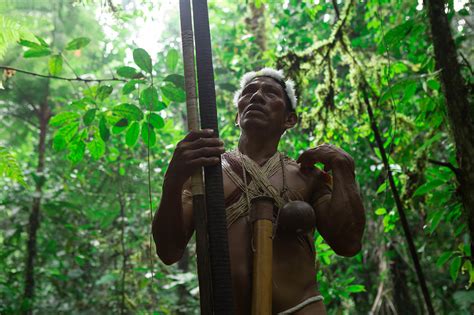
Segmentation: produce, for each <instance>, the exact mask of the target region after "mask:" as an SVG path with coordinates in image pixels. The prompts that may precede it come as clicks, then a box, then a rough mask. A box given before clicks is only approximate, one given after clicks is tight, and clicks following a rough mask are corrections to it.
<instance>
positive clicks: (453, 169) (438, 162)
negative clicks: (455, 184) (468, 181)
mask: <svg viewBox="0 0 474 315" xmlns="http://www.w3.org/2000/svg"><path fill="white" fill-rule="evenodd" d="M428 162H430V163H431V164H435V165H439V166H444V167H447V168H449V169H450V170H451V171H453V173H454V174H455V175H456V177H457V178H458V179H459V177H460V176H461V173H460V169H459V168H457V167H455V166H454V165H453V164H451V163H450V162H441V161H436V160H433V159H428Z"/></svg>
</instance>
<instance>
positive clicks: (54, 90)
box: [0, 0, 474, 314]
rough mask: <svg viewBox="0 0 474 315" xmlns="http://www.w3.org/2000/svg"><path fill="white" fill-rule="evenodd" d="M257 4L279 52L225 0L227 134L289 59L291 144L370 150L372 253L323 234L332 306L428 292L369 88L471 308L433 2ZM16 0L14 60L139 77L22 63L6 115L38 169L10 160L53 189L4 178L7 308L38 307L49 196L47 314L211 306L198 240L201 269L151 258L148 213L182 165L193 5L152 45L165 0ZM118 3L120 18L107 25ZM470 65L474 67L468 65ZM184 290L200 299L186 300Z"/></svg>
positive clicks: (428, 239)
mask: <svg viewBox="0 0 474 315" xmlns="http://www.w3.org/2000/svg"><path fill="white" fill-rule="evenodd" d="M249 3H250V2H249ZM253 3H254V4H255V6H256V7H258V8H261V7H262V6H263V9H264V14H262V20H263V21H264V22H265V24H264V25H265V28H264V30H265V32H264V33H265V40H266V43H265V44H266V47H267V49H266V50H265V49H262V48H261V46H260V44H259V42H258V41H259V39H258V36H257V35H258V34H256V33H255V29H253V28H252V27H253V25H254V24H253V23H254V22H256V21H255V20H252V18H251V9H250V6H249V4H247V3H246V2H238V1H237V2H236V1H234V2H232V1H227V0H223V1H219V2H216V1H209V8H210V12H209V13H210V15H209V16H210V19H211V20H210V22H211V32H212V38H213V47H214V49H213V62H214V68H215V80H216V95H217V99H216V101H217V105H218V112H219V127H220V135H221V137H222V138H223V140H224V141H225V143H226V149H232V148H234V147H235V145H236V143H237V140H238V137H239V130H238V128H236V127H235V126H234V123H233V121H234V118H235V107H234V105H233V104H232V98H233V93H234V91H235V90H236V89H237V86H238V84H239V78H240V77H241V75H242V74H243V73H245V72H246V71H249V70H255V69H258V68H260V67H263V66H274V67H279V68H283V69H284V70H285V71H286V72H287V73H288V74H289V76H291V77H292V78H293V79H294V80H295V81H296V83H297V88H298V94H299V95H298V98H299V105H298V111H297V113H298V116H299V124H298V125H297V126H296V127H295V129H294V130H288V131H287V132H286V133H285V135H284V137H283V140H282V142H281V143H280V150H281V151H283V152H285V153H286V154H288V155H289V156H290V157H292V158H297V157H298V155H299V154H300V153H301V152H302V151H303V150H305V149H307V148H309V147H314V146H317V145H319V144H321V143H323V142H330V143H332V144H335V145H338V146H340V147H342V148H343V149H344V150H346V151H347V152H349V153H350V154H351V155H352V156H353V157H354V159H355V161H356V175H357V179H358V182H359V185H360V191H361V194H362V195H363V198H364V203H365V205H366V210H367V212H366V219H367V226H366V230H365V234H364V240H363V249H362V251H361V253H359V254H358V255H356V256H355V257H353V258H345V257H344V258H343V257H339V256H338V255H336V254H335V252H334V251H333V250H332V249H331V247H330V246H329V245H328V244H327V243H326V242H325V241H324V239H323V238H322V237H321V236H320V235H319V234H318V233H316V234H315V241H314V247H315V250H316V253H317V258H316V273H317V280H318V283H319V289H320V291H321V293H322V295H323V296H324V298H325V305H326V308H327V310H328V313H329V314H366V313H369V312H373V313H384V312H386V311H387V310H390V311H392V310H393V308H395V309H396V311H397V312H398V313H400V314H402V313H403V311H400V310H398V308H399V307H400V306H399V305H397V303H396V301H397V299H396V295H397V294H399V293H400V296H403V297H405V298H406V300H404V304H407V305H408V304H410V302H411V303H415V304H421V301H419V300H418V298H416V296H417V294H416V292H417V290H418V282H417V279H416V277H415V275H414V273H413V272H412V266H411V261H410V260H409V259H408V258H407V257H408V254H407V252H408V249H407V246H406V243H405V241H404V238H403V232H402V231H401V229H400V222H399V218H398V213H397V210H396V207H395V203H394V200H393V198H392V195H391V187H390V185H389V183H388V180H387V178H386V171H385V170H384V169H383V165H382V161H381V155H380V152H379V150H378V148H376V147H375V145H374V136H373V133H372V130H371V126H370V123H369V121H368V116H367V113H366V108H365V105H364V99H363V93H362V90H363V89H364V88H367V86H368V87H370V89H369V93H368V97H369V101H370V102H371V103H372V104H373V109H374V115H375V117H376V121H377V123H378V125H379V128H380V130H381V134H382V138H383V142H384V147H385V149H386V150H387V152H388V153H389V155H390V156H389V163H390V164H391V166H390V168H391V169H392V172H393V173H394V175H395V185H396V187H397V188H398V189H399V191H400V193H401V195H402V202H403V204H404V206H405V208H406V212H407V219H408V221H409V224H410V227H411V230H412V233H413V238H414V241H415V246H416V249H417V251H418V252H419V254H420V258H421V264H422V266H423V269H424V271H425V274H426V275H429V277H427V278H428V288H429V291H430V294H431V296H433V297H434V299H433V301H434V304H435V309H436V312H437V313H440V314H454V313H456V314H457V313H460V312H464V313H466V314H467V313H468V312H470V308H471V307H472V303H473V302H472V301H473V296H472V294H470V291H466V288H467V287H470V286H472V284H473V283H474V271H473V268H472V253H471V249H470V246H469V245H470V243H469V239H468V233H467V228H466V224H465V223H466V222H465V218H464V217H463V208H462V206H461V204H460V202H459V195H458V191H457V185H458V182H457V179H456V175H455V174H454V173H453V171H452V170H450V169H449V168H447V167H443V166H440V165H437V164H433V163H431V162H429V160H436V161H443V162H444V161H445V162H450V163H451V164H453V165H454V167H456V155H455V144H454V142H453V140H452V138H451V136H450V131H449V128H448V121H447V119H446V113H445V110H444V106H445V104H444V99H443V94H442V93H443V92H442V88H441V85H440V83H441V81H440V80H439V77H438V76H439V72H437V71H436V70H435V62H434V59H433V51H432V49H433V48H432V45H431V39H430V38H429V37H428V34H429V32H430V30H429V27H428V22H427V19H426V13H425V8H423V10H421V11H418V10H417V9H416V5H413V3H411V2H406V1H393V0H390V1H378V0H368V1H365V2H356V1H347V2H345V3H344V5H343V4H339V7H338V12H339V19H338V18H337V16H336V12H335V8H334V5H335V4H337V3H338V1H294V0H291V1H286V2H285V3H283V2H278V1H253ZM8 5H10V6H14V5H15V6H18V7H15V9H13V8H12V10H9V11H8V12H9V13H8V15H7V14H5V15H0V25H1V26H2V32H0V57H3V56H2V54H3V55H4V56H5V60H6V61H5V63H7V65H8V64H11V65H12V66H14V67H18V68H22V69H25V70H28V71H32V72H37V73H41V74H45V73H48V72H49V73H50V74H51V75H58V74H59V75H61V76H65V77H71V78H74V77H76V75H79V76H80V77H83V78H108V77H111V76H112V77H114V75H113V74H111V72H115V73H114V74H115V75H116V76H118V77H120V78H121V79H124V80H125V82H121V81H105V82H100V84H94V83H87V84H85V83H84V82H66V81H59V80H46V79H43V78H37V77H29V76H27V75H23V74H19V73H17V74H13V76H11V75H12V74H8V76H9V77H8V78H7V74H4V78H3V79H2V83H3V86H4V87H5V90H0V109H1V110H0V115H1V116H2V123H4V124H5V126H6V128H0V129H1V130H0V135H1V139H2V141H3V142H4V143H5V144H6V146H8V147H9V148H15V150H14V151H15V153H16V154H15V159H13V160H12V158H13V155H12V154H11V153H8V151H5V150H6V149H5V147H0V157H1V158H0V161H2V162H0V170H2V173H1V174H2V177H3V178H2V180H5V181H6V182H7V184H9V183H10V181H11V180H13V181H18V182H20V180H18V179H14V178H11V177H9V175H5V174H6V173H4V172H5V170H7V171H8V172H11V171H12V170H16V171H15V172H16V173H15V174H16V175H12V176H13V177H17V176H21V178H23V177H22V174H23V173H25V174H31V176H32V179H33V180H34V182H35V184H40V186H41V189H42V191H41V193H40V194H38V193H34V192H31V193H24V192H25V191H24V188H23V187H21V186H19V185H3V186H2V187H4V188H3V190H2V191H1V193H0V200H2V201H1V202H0V224H2V226H3V227H5V228H4V230H3V233H0V243H1V246H0V257H1V258H2V259H0V300H1V301H2V303H0V313H2V314H3V313H5V314H16V313H21V311H20V307H21V305H26V304H27V302H28V301H27V302H25V303H23V304H21V303H19V301H21V300H22V295H23V284H24V276H23V275H24V261H26V257H25V255H26V251H25V248H26V246H25V244H26V243H27V233H25V229H26V228H25V227H26V225H27V224H28V222H29V217H28V215H29V212H28V211H29V210H28V209H31V207H32V200H33V197H38V196H40V200H41V225H40V228H39V230H38V234H37V244H38V251H37V253H38V256H37V260H36V261H35V267H36V283H37V287H36V295H37V297H36V300H35V301H34V304H32V305H34V308H35V310H34V312H36V313H38V314H43V313H44V314H48V313H54V312H58V311H59V312H64V313H97V314H102V313H130V314H145V313H153V312H155V313H160V314H161V313H164V314H174V313H177V312H178V311H179V312H181V313H182V314H198V312H199V307H198V294H197V291H196V288H197V278H196V269H195V257H194V256H195V255H193V254H194V246H195V244H194V241H191V243H190V246H189V249H190V255H189V257H188V259H189V264H188V267H189V270H188V271H184V270H180V269H179V268H178V267H177V266H171V267H170V266H164V265H163V264H162V263H161V262H159V261H157V260H156V259H155V260H154V261H153V265H154V267H153V270H151V267H150V264H151V262H150V256H149V255H150V249H151V252H152V255H153V256H154V252H153V251H154V248H153V244H151V245H152V247H150V243H149V230H148V228H149V225H150V213H149V211H148V210H145V209H147V208H148V207H149V204H150V202H151V204H152V208H153V210H154V209H156V207H157V205H158V203H159V198H160V193H161V183H162V181H163V176H164V174H165V172H166V169H167V164H168V161H169V160H170V158H171V155H172V153H173V149H174V147H175V144H176V143H177V142H178V141H179V140H181V139H182V137H183V136H184V134H185V132H186V127H185V122H184V121H183V117H185V116H186V115H185V109H184V104H182V103H184V101H185V93H184V77H183V75H182V74H183V65H182V61H181V53H180V49H179V47H180V45H181V43H180V41H179V22H178V20H177V9H176V8H174V7H173V8H172V9H170V10H171V11H169V12H168V13H166V14H161V15H160V23H162V24H163V25H162V26H166V27H163V29H164V30H165V31H164V32H163V33H162V34H161V35H160V34H159V32H157V34H156V36H157V37H156V38H153V42H156V43H159V45H158V46H159V47H155V48H150V50H148V48H147V50H148V52H147V51H145V50H144V49H142V48H137V49H132V48H130V47H128V45H129V43H132V42H133V43H134V44H133V45H140V44H141V43H142V42H143V41H142V39H141V38H140V35H139V33H140V29H141V28H143V25H147V24H143V23H142V22H143V21H147V19H150V15H151V14H152V11H153V10H156V9H157V8H158V7H161V5H160V6H152V5H151V4H148V3H147V2H143V3H136V4H135V6H121V5H119V4H116V3H115V2H113V3H112V4H109V2H107V3H106V4H104V6H105V7H104V6H101V7H100V8H99V7H98V6H97V5H96V4H93V3H89V2H85V3H81V5H79V6H78V5H77V4H74V5H71V3H68V2H54V1H53V2H41V3H37V4H36V3H35V7H34V8H30V7H26V6H24V5H23V6H22V4H20V3H19V2H18V3H16V4H8ZM147 5H149V7H147ZM1 6H2V5H0V8H1ZM111 6H114V8H112V7H111ZM163 6H165V5H163ZM450 6H451V7H452V4H448V10H449V14H450V21H451V23H452V25H453V28H452V32H453V34H454V36H455V39H456V42H457V45H458V48H459V49H460V51H461V52H462V53H463V56H465V57H466V59H467V60H471V59H472V52H470V51H469V49H467V47H470V46H472V45H470V44H471V39H470V37H469V32H468V31H466V29H463V30H460V26H462V25H461V24H462V23H460V22H459V21H461V20H462V19H466V16H468V15H469V12H470V11H469V10H468V8H466V9H464V11H463V10H460V11H458V12H454V11H453V10H452V8H451V7H450ZM132 7H133V8H132ZM135 7H136V11H135ZM8 9H9V8H8ZM99 11H100V16H99V15H98V14H97V12H99ZM153 12H154V11H153ZM108 14H110V15H111V16H112V15H113V19H110V20H109V19H104V20H100V22H98V21H97V20H96V19H102V16H105V15H108ZM148 21H150V20H148ZM229 21H232V23H229ZM84 25H86V26H87V33H84ZM255 25H260V26H258V27H259V28H260V27H261V24H258V23H257V24H255ZM25 26H26V27H25ZM26 28H27V29H26ZM30 30H34V32H35V33H36V34H37V35H38V36H33V35H32V34H31V33H30ZM131 30H133V32H132V31H131ZM82 34H85V35H87V36H88V37H87V38H86V37H79V36H82ZM148 40H149V39H148ZM13 43H18V44H17V45H12V44H13ZM151 46H152V45H150V46H148V43H147V47H151ZM84 48H87V49H84ZM22 55H24V57H27V59H25V58H22V57H21V56H22ZM40 57H48V58H40ZM462 67H463V71H464V73H465V74H467V75H466V76H468V75H470V74H469V73H470V72H469V69H468V67H467V66H465V63H462ZM468 81H469V80H468ZM469 82H472V80H471V81H469ZM44 104H47V106H48V107H47V108H48V112H47V113H46V114H47V115H45V117H48V118H49V117H50V115H51V114H52V115H53V116H52V117H51V119H50V120H49V125H48V128H47V130H46V137H45V144H44V147H45V149H44V156H45V160H44V165H45V169H44V171H43V172H37V171H36V168H37V166H38V159H39V156H40V154H39V143H38V135H39V134H40V132H39V129H38V126H39V125H40V124H39V120H38V117H40V116H39V115H38V109H41V108H42V107H41V106H42V105H44ZM139 138H141V140H140V141H139ZM147 148H148V149H149V150H147ZM8 150H10V149H8ZM148 151H149V154H150V166H149V167H150V173H151V177H152V178H151V192H152V194H151V201H150V200H148V198H149V196H148V185H147V184H146V182H147V171H148V165H147V163H146V161H147V153H148ZM5 152H7V153H6V154H7V155H8V154H9V157H8V158H7V159H6V160H5V158H4V157H3V156H4V155H5ZM2 154H3V155H2ZM3 161H8V162H7V163H8V165H10V164H12V163H15V161H16V166H17V167H16V168H12V167H10V166H8V167H5V163H4V162H3ZM12 161H13V162H12ZM18 161H21V167H20V165H19V163H18ZM2 163H3V164H2ZM9 174H10V173H9ZM7 178H11V179H7ZM23 182H25V179H24V178H23ZM20 183H21V182H20ZM25 184H26V183H25ZM151 271H153V272H154V275H155V276H154V278H153V281H152V277H153V276H152V273H151ZM401 283H403V286H401V285H400V284H401ZM380 288H382V289H380ZM379 290H380V291H381V294H380V295H379V294H378V293H379ZM183 292H185V293H186V299H185V302H182V301H181V300H180V299H181V294H182V293H183ZM183 294H184V293H183ZM158 297H159V298H158ZM154 299H156V300H154ZM376 300H377V301H379V302H378V303H379V304H378V306H377V305H374V301H376ZM410 300H411V301H410ZM122 301H124V303H123V304H122ZM28 303H30V302H28Z"/></svg>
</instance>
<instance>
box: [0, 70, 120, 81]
mask: <svg viewBox="0 0 474 315" xmlns="http://www.w3.org/2000/svg"><path fill="white" fill-rule="evenodd" d="M0 69H3V70H13V71H16V72H19V73H24V74H28V75H32V76H35V77H40V78H47V79H56V80H64V81H80V82H86V83H87V82H99V83H100V82H109V81H118V82H127V80H124V79H119V78H105V79H84V78H81V77H79V76H78V77H76V78H65V77H59V76H56V75H45V74H40V73H35V72H30V71H26V70H21V69H16V68H12V67H7V66H0Z"/></svg>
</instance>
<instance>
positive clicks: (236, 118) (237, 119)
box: [234, 113, 240, 126]
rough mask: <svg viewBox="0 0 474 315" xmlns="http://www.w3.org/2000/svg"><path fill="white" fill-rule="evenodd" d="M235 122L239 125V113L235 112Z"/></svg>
mask: <svg viewBox="0 0 474 315" xmlns="http://www.w3.org/2000/svg"><path fill="white" fill-rule="evenodd" d="M234 123H235V125H236V126H238V125H239V123H240V121H239V113H235V119H234Z"/></svg>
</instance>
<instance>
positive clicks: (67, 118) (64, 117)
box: [49, 112, 80, 127]
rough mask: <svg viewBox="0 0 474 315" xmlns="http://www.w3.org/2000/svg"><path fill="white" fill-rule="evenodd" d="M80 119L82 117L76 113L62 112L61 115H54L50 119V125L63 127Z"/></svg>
mask: <svg viewBox="0 0 474 315" xmlns="http://www.w3.org/2000/svg"><path fill="white" fill-rule="evenodd" d="M79 117H80V115H79V114H78V113H75V112H62V113H59V114H57V115H54V116H53V117H52V118H51V119H50V121H49V125H50V126H53V127H61V126H62V125H64V124H66V123H68V122H71V121H74V120H78V119H79Z"/></svg>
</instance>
